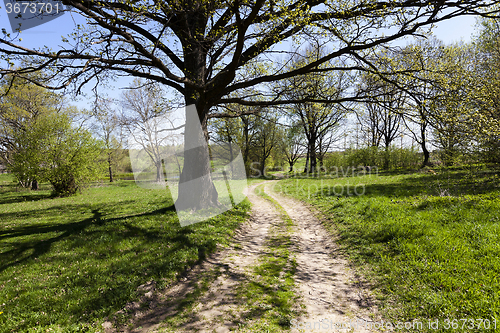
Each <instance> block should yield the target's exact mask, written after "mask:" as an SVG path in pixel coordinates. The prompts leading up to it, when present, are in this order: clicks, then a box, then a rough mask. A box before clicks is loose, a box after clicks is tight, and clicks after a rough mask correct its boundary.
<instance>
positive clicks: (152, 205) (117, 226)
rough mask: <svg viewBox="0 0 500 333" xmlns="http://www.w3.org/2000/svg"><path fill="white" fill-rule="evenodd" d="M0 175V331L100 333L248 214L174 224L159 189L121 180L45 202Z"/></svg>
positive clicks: (45, 197)
mask: <svg viewBox="0 0 500 333" xmlns="http://www.w3.org/2000/svg"><path fill="white" fill-rule="evenodd" d="M0 177H1V178H0V187H1V188H0V332H46V331H51V332H83V331H84V332H97V331H102V326H101V324H102V322H103V321H104V320H105V319H106V318H110V319H115V320H116V321H117V322H120V320H121V318H117V317H116V316H115V313H116V312H117V311H119V310H120V309H122V308H123V307H124V306H125V305H126V304H127V303H128V302H131V301H135V300H137V299H138V297H139V292H138V287H139V286H141V285H143V284H146V283H148V282H151V281H154V282H155V283H156V287H157V288H159V289H161V288H165V287H167V286H168V285H169V284H170V283H172V282H173V281H175V279H176V278H177V277H179V276H180V275H181V274H182V273H183V272H184V271H185V270H186V269H187V268H188V267H190V266H193V265H194V264H196V263H197V262H198V261H199V260H202V259H203V258H204V257H205V255H206V254H208V253H210V252H213V251H215V250H216V248H217V247H220V246H224V245H225V244H227V243H228V240H229V239H230V237H229V236H230V235H231V234H232V233H233V231H234V229H235V228H236V227H238V225H239V224H240V223H241V222H242V221H244V220H245V219H246V218H247V212H248V210H249V203H248V202H247V201H244V202H243V203H242V204H240V205H239V206H238V207H237V208H235V209H233V210H231V211H229V212H226V213H225V214H222V215H220V216H217V217H216V218H213V219H212V220H209V221H207V222H203V223H197V224H194V225H191V226H188V227H184V228H181V227H180V225H179V222H178V219H177V216H176V213H175V209H174V206H173V201H172V199H171V196H170V193H169V192H168V191H166V190H147V189H142V188H140V187H137V186H136V185H135V183H134V181H124V180H122V181H118V182H116V183H112V184H109V183H98V184H94V186H93V187H91V188H89V189H88V190H86V191H83V192H82V193H81V194H79V195H77V196H74V197H67V198H52V197H50V188H49V186H48V185H47V184H42V189H41V190H40V191H36V192H35V191H29V190H25V189H23V190H21V189H20V188H17V187H16V184H15V183H14V182H13V181H12V178H11V177H10V175H0ZM121 315H122V316H123V317H124V318H123V320H126V316H127V313H123V314H121Z"/></svg>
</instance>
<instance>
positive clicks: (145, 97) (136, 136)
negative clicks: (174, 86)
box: [120, 79, 169, 183]
mask: <svg viewBox="0 0 500 333" xmlns="http://www.w3.org/2000/svg"><path fill="white" fill-rule="evenodd" d="M162 97H163V92H162V91H161V89H160V88H159V87H158V85H157V84H156V83H152V82H145V81H143V80H139V79H136V80H134V82H133V83H132V85H131V86H130V87H129V89H128V90H127V91H125V92H124V93H123V94H122V101H121V103H122V107H123V111H124V112H123V114H122V115H121V119H120V121H121V123H122V126H124V127H125V128H126V129H127V133H128V135H129V138H131V139H132V140H133V141H134V143H135V144H136V145H137V147H129V148H130V149H141V150H143V151H144V152H145V153H146V154H147V156H148V157H149V158H150V160H151V162H152V164H153V165H154V172H155V173H156V182H157V183H159V182H161V181H163V179H164V178H163V170H162V169H163V163H162V162H163V156H164V149H165V147H166V145H168V144H169V142H168V139H169V137H168V136H165V135H164V134H163V133H162V129H163V126H164V125H165V124H164V120H165V118H164V117H160V116H162V115H165V114H167V113H168V112H167V110H165V108H166V107H165V103H164V102H163V100H162Z"/></svg>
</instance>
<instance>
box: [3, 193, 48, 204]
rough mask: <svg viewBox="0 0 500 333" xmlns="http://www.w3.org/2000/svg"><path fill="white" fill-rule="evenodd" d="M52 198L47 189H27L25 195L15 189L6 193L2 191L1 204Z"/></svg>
mask: <svg viewBox="0 0 500 333" xmlns="http://www.w3.org/2000/svg"><path fill="white" fill-rule="evenodd" d="M49 198H52V195H51V194H50V193H47V192H46V191H40V192H35V191H29V192H28V191H27V192H26V194H24V195H19V193H17V192H15V191H14V190H10V191H8V192H6V193H2V195H1V196H0V205H2V204H11V203H19V202H24V201H39V200H44V199H49Z"/></svg>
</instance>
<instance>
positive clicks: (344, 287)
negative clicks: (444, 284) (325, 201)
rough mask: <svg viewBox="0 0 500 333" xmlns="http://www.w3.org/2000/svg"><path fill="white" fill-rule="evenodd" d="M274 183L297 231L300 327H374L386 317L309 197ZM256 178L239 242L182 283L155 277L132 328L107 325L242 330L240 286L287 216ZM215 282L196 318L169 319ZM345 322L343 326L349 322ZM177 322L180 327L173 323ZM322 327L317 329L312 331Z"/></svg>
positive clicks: (134, 306)
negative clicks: (287, 193) (162, 283)
mask: <svg viewBox="0 0 500 333" xmlns="http://www.w3.org/2000/svg"><path fill="white" fill-rule="evenodd" d="M274 184H276V181H269V182H267V184H266V186H265V192H266V193H267V194H268V195H270V196H271V197H273V198H274V199H275V200H276V201H277V202H278V203H279V204H280V205H281V206H282V207H283V209H284V210H285V211H286V213H287V214H288V215H289V216H290V218H291V219H292V220H293V221H294V223H295V225H296V226H295V228H294V233H293V236H292V240H293V243H294V244H295V245H294V247H295V249H294V250H295V258H296V261H297V264H298V267H297V271H296V277H295V283H296V286H297V293H298V294H299V295H300V297H301V300H302V307H303V308H304V310H305V313H304V315H303V316H301V317H300V318H294V319H293V320H292V330H291V331H292V332H372V331H374V330H370V329H369V328H370V327H372V326H371V325H372V323H374V322H376V321H379V320H380V318H379V316H378V315H377V309H376V306H375V305H374V304H373V302H372V301H371V298H370V297H369V292H368V291H367V290H366V289H363V288H362V286H361V285H360V284H359V283H357V282H356V281H358V280H359V279H358V277H356V276H355V275H354V274H353V272H352V271H351V270H350V269H349V265H348V262H347V260H346V259H345V258H343V257H342V255H341V254H340V253H339V252H338V250H337V247H336V245H335V244H334V242H332V240H331V239H330V236H329V234H328V233H327V231H326V230H325V229H324V228H323V226H322V225H321V222H320V221H319V220H318V219H317V218H316V217H315V216H314V214H312V213H311V211H310V210H309V209H308V207H307V206H305V205H304V204H302V203H301V202H299V201H297V200H294V199H291V198H288V197H283V196H279V195H277V194H276V193H274V192H273V191H272V190H271V189H272V186H273V185H274ZM257 186H258V184H255V185H253V186H251V187H250V188H249V193H248V198H249V200H250V202H251V203H252V204H253V207H252V214H251V218H250V219H249V220H248V221H247V222H246V223H244V224H243V225H242V226H241V227H240V229H239V230H238V231H237V232H236V233H235V235H234V239H233V242H232V243H233V246H232V247H230V248H226V249H223V250H221V251H219V252H217V253H216V254H214V255H212V256H210V257H209V258H208V259H207V260H205V261H204V262H203V263H202V264H200V265H198V266H196V267H195V268H193V269H192V270H191V271H189V272H188V273H187V274H186V275H185V277H184V278H182V279H181V280H180V281H179V282H178V283H176V284H175V285H173V286H170V287H169V288H167V289H166V290H164V291H158V290H156V289H155V286H154V282H151V283H149V284H147V285H144V286H141V291H143V292H144V296H143V297H142V299H141V300H140V302H134V303H131V304H128V305H127V307H126V310H127V312H132V313H133V318H132V320H131V322H129V325H127V326H128V327H122V328H121V329H114V328H112V324H111V322H106V323H104V325H103V326H104V328H105V329H106V332H218V333H219V332H229V331H238V328H239V326H238V324H240V323H244V322H246V320H247V319H246V317H245V312H244V306H243V302H244V301H243V300H242V299H241V297H237V295H236V290H237V288H238V286H239V285H241V283H244V282H245V281H248V280H249V279H252V272H251V270H252V267H253V266H254V265H255V264H256V261H257V260H258V258H259V257H260V256H261V255H263V254H264V253H265V251H266V244H265V240H266V236H267V234H268V231H269V229H270V228H271V226H272V225H273V224H275V223H279V221H280V218H281V217H280V216H281V214H280V213H279V212H278V211H277V210H276V208H275V207H274V206H273V205H272V204H271V203H270V202H269V201H268V200H265V199H263V198H262V197H259V196H257V195H256V194H255V188H256V187H257ZM203 283H205V285H206V284H207V283H208V286H207V287H206V288H205V289H203V292H201V293H200V294H201V295H199V296H198V298H197V300H196V305H194V307H193V308H192V309H191V310H190V311H189V318H188V319H187V320H186V321H184V322H183V323H180V324H179V326H178V325H176V324H175V323H174V324H172V323H170V324H165V321H166V320H167V321H168V320H169V319H171V318H174V316H176V314H177V315H178V312H179V311H183V309H179V304H182V301H183V300H184V299H186V297H187V296H189V295H190V294H193V293H196V292H197V291H198V290H199V286H202V285H203ZM342 325H343V326H342ZM173 326H177V327H173ZM313 327H316V328H317V329H316V330H314V329H311V328H313Z"/></svg>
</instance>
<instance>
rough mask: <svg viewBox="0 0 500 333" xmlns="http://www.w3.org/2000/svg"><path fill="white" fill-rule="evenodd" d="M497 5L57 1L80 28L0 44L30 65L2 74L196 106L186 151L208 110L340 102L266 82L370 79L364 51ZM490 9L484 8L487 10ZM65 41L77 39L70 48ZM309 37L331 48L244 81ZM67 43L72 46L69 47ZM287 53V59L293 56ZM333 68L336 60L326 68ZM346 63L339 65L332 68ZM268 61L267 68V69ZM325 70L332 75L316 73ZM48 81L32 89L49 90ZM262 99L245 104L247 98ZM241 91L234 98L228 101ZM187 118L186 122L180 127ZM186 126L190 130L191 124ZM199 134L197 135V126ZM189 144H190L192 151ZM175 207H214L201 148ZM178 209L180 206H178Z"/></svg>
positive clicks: (190, 161)
mask: <svg viewBox="0 0 500 333" xmlns="http://www.w3.org/2000/svg"><path fill="white" fill-rule="evenodd" d="M499 2H500V0H495V1H491V0H489V1H486V0H478V1H467V2H450V1H439V2H433V1H431V2H426V1H396V2H391V3H387V2H386V1H366V2H364V1H361V2H358V1H354V2H352V1H334V2H330V1H309V0H306V1H302V0H300V1H296V0H290V1H289V0H283V1H274V0H273V1H271V0H269V1H266V0H252V1H246V2H240V1H202V0H192V1H165V2H148V1H142V0H139V1H118V2H115V1H111V2H110V1H94V0H63V3H64V4H65V5H67V6H69V8H70V9H71V10H72V11H73V12H75V14H81V15H82V16H83V17H84V18H85V19H87V20H88V26H89V27H91V28H89V29H87V28H86V27H85V26H77V29H76V31H75V33H74V34H73V35H72V36H70V38H64V39H63V42H65V44H64V46H63V47H62V48H61V49H58V50H47V49H46V48H40V49H36V50H35V49H30V48H29V47H24V46H23V45H19V43H16V40H15V39H9V37H4V38H1V39H0V44H1V47H0V53H2V54H3V57H4V59H5V60H7V61H9V62H10V63H12V62H15V61H17V60H18V59H25V58H34V62H33V63H30V64H29V65H28V66H24V67H23V68H22V69H12V68H4V69H2V70H1V71H0V73H2V74H6V73H12V74H15V75H18V76H24V75H26V74H28V73H30V72H33V71H37V70H39V69H43V68H46V67H47V66H50V67H51V69H52V71H51V73H52V74H50V78H51V79H53V80H52V82H53V81H54V80H55V79H57V80H59V82H58V83H54V85H58V86H60V87H62V86H67V85H69V84H70V83H72V82H74V81H75V80H76V79H79V80H80V82H81V83H87V82H92V81H93V79H95V78H97V77H99V78H100V79H101V77H102V76H103V75H105V73H108V74H109V73H110V72H113V73H118V74H121V75H127V76H130V75H132V76H135V77H142V78H147V79H149V80H153V81H156V82H158V83H160V84H163V85H164V86H166V87H170V88H172V89H174V90H176V91H177V92H179V93H180V94H182V95H183V96H184V100H185V104H186V105H193V104H194V105H196V109H197V115H198V119H194V118H193V119H192V120H189V121H188V123H187V124H186V131H185V139H186V146H199V143H200V140H207V138H208V137H207V134H208V133H207V120H208V118H209V116H210V114H211V111H212V110H213V106H215V105H219V104H230V103H240V104H246V105H261V106H269V105H281V104H294V103H298V102H338V100H336V99H335V98H332V97H329V96H326V97H325V98H320V99H316V98H311V97H307V98H306V99H300V100H289V99H288V98H283V97H284V96H283V95H278V96H277V95H276V94H274V93H273V94H269V89H268V87H267V86H266V85H267V84H268V83H269V82H274V81H277V80H282V79H287V78H291V77H294V76H297V75H303V74H307V73H312V72H318V71H321V72H322V71H326V70H370V71H371V70H373V68H371V67H370V66H369V65H368V64H367V63H366V61H365V60H366V59H365V56H366V54H367V51H369V50H371V49H373V48H375V47H377V46H380V45H384V44H389V43H391V42H393V41H394V40H395V39H397V38H402V37H405V36H410V35H415V34H418V33H420V28H423V27H427V26H430V25H432V24H434V23H436V22H440V21H442V20H446V19H449V18H453V17H457V16H460V15H485V16H487V15H492V14H494V13H496V12H497V9H496V8H495V7H491V6H492V5H494V4H497V3H499ZM490 8H492V9H490ZM73 37H74V38H75V39H76V42H75V43H72V42H71V41H72V40H73ZM311 38H315V39H318V40H321V42H325V43H330V44H331V45H334V47H335V49H333V50H332V51H331V52H329V53H327V54H324V55H322V56H321V57H320V58H317V59H311V61H310V62H305V63H304V64H303V65H302V66H300V67H298V68H293V69H289V70H288V69H287V70H283V68H284V67H283V66H281V64H277V66H275V65H272V64H269V68H270V69H271V70H270V71H263V72H262V73H260V74H257V75H255V76H250V77H249V76H247V75H243V74H245V73H246V69H247V68H248V67H250V66H254V65H255V64H257V63H266V62H268V63H270V61H268V60H266V59H269V58H268V57H271V58H272V55H273V52H275V51H276V50H277V48H279V47H280V46H279V44H280V43H282V42H284V41H292V42H293V41H297V42H298V43H299V44H298V45H300V43H301V42H302V41H303V40H304V39H308V40H310V39H311ZM70 40H71V41H70ZM294 51H295V50H292V51H291V52H294ZM334 59H337V60H339V61H336V62H331V61H332V60H334ZM341 59H344V60H346V61H347V59H349V60H350V61H349V63H348V65H346V64H347V62H342V61H340V60H341ZM271 62H272V61H271ZM327 62H331V64H332V66H333V67H331V68H321V69H320V67H321V65H322V64H325V63H327ZM46 82H47V81H38V83H39V84H42V85H48V83H46ZM250 88H251V89H253V90H254V91H257V92H258V93H259V94H260V95H261V97H262V98H260V99H259V100H255V99H251V97H253V96H250V95H246V94H245V93H244V92H245V90H246V89H250ZM237 92H240V94H238V95H237V96H236V93H237ZM188 119H191V118H188ZM190 121H192V122H193V123H192V124H191V123H189V122H190ZM198 122H199V123H201V125H202V130H203V131H204V132H205V133H202V135H199V134H198V133H197V132H198V125H197V123H198ZM191 142H192V144H191ZM193 174H198V175H203V176H201V177H200V184H203V185H202V188H201V189H200V190H199V191H196V193H192V191H191V189H190V187H189V186H188V185H187V181H188V180H189V179H191V178H192V175H193ZM179 185H180V186H179V196H178V201H179V206H176V207H181V206H184V207H185V208H208V207H212V206H214V205H217V193H216V191H215V187H214V185H213V183H212V180H211V178H210V163H209V154H208V149H206V150H199V151H198V152H197V153H195V152H190V153H188V154H186V156H185V159H184V168H183V171H182V174H181V182H180V184H179ZM180 203H182V204H180Z"/></svg>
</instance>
